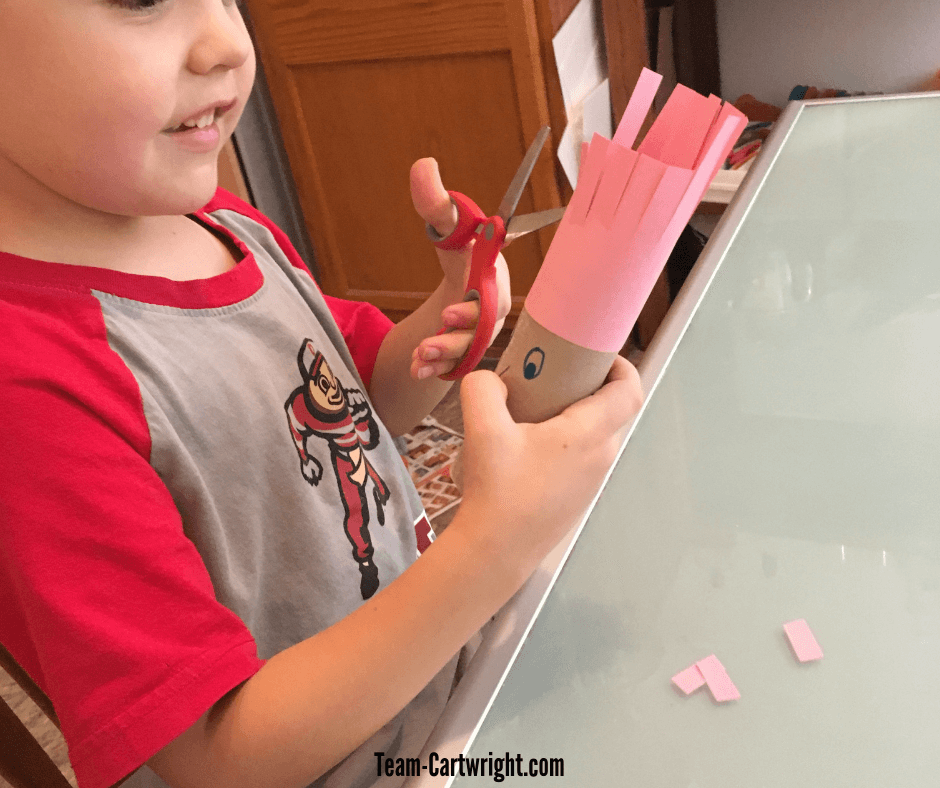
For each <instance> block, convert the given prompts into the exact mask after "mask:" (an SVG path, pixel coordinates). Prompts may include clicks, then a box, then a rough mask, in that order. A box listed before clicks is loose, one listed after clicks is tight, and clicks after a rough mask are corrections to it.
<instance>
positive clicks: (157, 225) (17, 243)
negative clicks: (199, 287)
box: [0, 157, 237, 280]
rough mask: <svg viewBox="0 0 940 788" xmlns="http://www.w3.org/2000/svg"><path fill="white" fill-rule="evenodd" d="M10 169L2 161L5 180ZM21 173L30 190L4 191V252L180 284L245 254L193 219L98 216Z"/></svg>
mask: <svg viewBox="0 0 940 788" xmlns="http://www.w3.org/2000/svg"><path fill="white" fill-rule="evenodd" d="M3 164H4V162H3V160H2V157H0V176H3V175H6V174H11V175H12V173H6V172H5V171H4V170H5V168H4V167H3ZM16 175H18V176H20V177H19V179H18V180H19V184H18V185H20V186H23V187H24V188H21V189H17V190H16V194H15V198H14V196H13V192H12V190H10V191H7V190H6V189H5V187H4V188H0V251H2V252H9V253H12V254H16V255H19V256H21V257H28V258H31V259H35V260H45V261H48V262H55V263H68V264H71V265H86V266H94V267H96V268H108V269H112V270H116V271H123V272H126V273H136V274H147V275H151V276H164V277H167V278H170V279H176V280H186V279H204V278H207V277H209V276H214V275H217V274H219V273H223V272H224V271H225V270H228V269H229V268H231V267H232V266H233V265H234V264H235V259H234V256H233V251H234V252H235V253H236V254H237V249H236V250H232V249H231V248H230V247H229V245H228V244H227V243H225V242H223V241H222V240H221V239H220V238H219V237H217V236H216V235H214V234H213V233H211V232H209V231H208V230H207V229H206V228H204V227H203V226H201V225H199V224H197V223H196V222H194V221H192V220H191V219H189V218H187V217H186V216H183V215H173V216H121V215H117V214H109V213H105V212H103V211H96V210H93V209H91V208H88V207H86V206H83V205H80V204H78V203H75V202H73V201H70V200H67V199H66V198H64V197H62V196H61V195H57V194H54V193H53V192H51V191H50V190H48V189H47V188H45V187H44V186H42V185H41V184H39V183H38V182H37V181H35V180H33V179H32V178H31V177H30V176H28V175H26V174H25V173H23V172H22V170H20V171H19V172H18V173H17V174H16ZM23 176H25V178H24V177H23ZM6 183H7V184H9V183H10V181H9V180H8V181H6Z"/></svg>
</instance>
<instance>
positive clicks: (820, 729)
mask: <svg viewBox="0 0 940 788" xmlns="http://www.w3.org/2000/svg"><path fill="white" fill-rule="evenodd" d="M938 130H940V94H929V95H927V94H925V95H919V96H899V97H879V98H877V99H870V98H869V99H863V100H837V101H821V102H805V103H799V104H797V103H795V104H791V105H790V106H789V107H788V109H787V113H786V115H785V117H784V118H782V119H781V121H780V122H779V123H778V128H777V129H776V130H775V132H774V136H773V138H772V141H773V144H772V145H771V144H769V143H768V145H767V146H766V148H765V150H764V152H763V154H762V157H761V162H760V167H758V165H757V164H756V163H755V168H754V169H755V171H754V172H752V173H749V175H748V180H747V182H746V184H745V185H746V186H747V187H748V188H747V189H746V190H745V191H747V194H743V193H742V194H741V195H739V197H738V199H736V201H735V204H734V205H733V206H732V208H733V209H734V210H733V211H730V210H729V215H728V216H726V217H725V220H723V222H722V225H721V226H720V227H719V231H718V232H717V233H716V235H715V236H714V237H713V239H712V242H711V243H710V244H709V246H708V248H707V249H706V251H705V253H704V254H703V256H702V258H701V259H700V261H699V264H698V267H697V269H696V271H695V272H694V273H693V279H694V281H691V280H690V282H689V283H687V288H690V287H691V288H692V291H693V293H694V291H695V289H696V288H697V290H698V293H699V294H700V297H699V296H694V300H693V301H691V302H690V300H689V299H690V298H693V297H692V296H689V295H688V294H686V298H685V301H684V302H683V304H684V306H683V309H682V313H681V314H678V315H676V314H674V315H672V316H671V318H670V320H671V322H670V327H669V331H670V332H671V334H672V337H673V339H672V340H671V344H670V346H669V347H668V348H663V347H659V348H658V349H657V353H658V354H659V355H660V356H662V357H663V358H664V359H665V360H663V361H662V363H661V364H660V369H659V370H657V371H656V374H655V379H654V380H651V381H650V385H653V390H652V391H651V393H650V394H649V396H648V400H647V405H646V407H645V409H644V411H643V412H642V413H641V415H640V416H639V418H638V419H637V422H636V424H635V427H634V430H633V433H632V435H631V437H630V439H629V440H628V442H627V445H626V447H625V449H624V451H623V453H622V455H621V458H620V460H619V462H618V464H617V466H616V468H615V469H614V471H613V473H612V475H611V477H610V478H609V480H608V483H607V485H606V487H605V488H604V491H603V492H602V494H601V496H600V497H599V499H598V500H597V502H596V504H595V507H594V509H593V511H592V513H591V515H590V517H589V518H588V520H587V522H586V524H585V527H584V528H583V531H582V532H581V534H580V536H579V538H578V540H577V542H576V543H575V544H574V547H573V549H572V550H571V552H570V554H569V555H568V558H567V561H566V562H565V564H564V566H563V568H562V569H561V571H560V573H559V574H558V576H557V579H556V580H555V583H554V586H553V587H552V589H551V591H550V593H549V594H548V596H547V598H546V599H545V600H544V604H543V606H542V609H541V611H540V612H539V613H538V617H537V618H536V619H535V621H534V624H533V625H532V628H531V630H530V631H529V633H528V635H527V637H526V639H525V641H524V643H523V644H522V648H521V651H520V652H519V653H518V656H517V657H516V659H515V662H514V663H513V664H512V667H511V668H510V669H509V671H508V673H507V674H506V675H505V678H504V681H503V684H502V687H501V689H500V690H499V692H498V694H497V695H496V696H495V699H494V700H493V702H492V705H491V706H490V708H489V711H488V713H487V714H486V717H485V719H484V720H483V722H482V724H481V725H480V727H479V730H478V731H477V733H476V736H475V738H474V739H473V741H472V743H471V745H470V746H469V748H467V749H466V751H465V752H466V755H467V756H468V757H484V758H485V757H488V755H489V754H492V755H493V756H501V755H503V754H504V753H507V752H508V753H510V755H511V756H512V757H515V756H516V754H521V755H522V756H523V759H524V760H525V762H528V759H529V758H533V757H534V758H563V759H564V779H548V778H546V779H547V781H548V783H549V784H552V785H554V784H562V783H567V784H572V785H583V786H608V785H629V786H642V788H660V787H662V788H665V787H666V786H669V787H670V788H673V787H681V788H693V787H694V788H738V787H740V788H745V787H746V788H756V787H757V786H761V787H762V788H774V787H776V786H788V787H789V786H794V785H799V786H826V788H832V787H833V786H852V788H859V786H878V788H883V787H884V786H887V785H904V786H927V785H936V784H937V780H938V779H940V778H938V777H937V775H938V774H940V747H938V746H937V741H938V739H940V681H937V680H936V676H937V671H938V670H940V235H938V234H940V145H938V143H940V131H938ZM678 306H679V305H678V304H677V307H678ZM674 311H675V310H674ZM667 333H668V332H667ZM800 618H804V619H806V621H807V622H808V624H809V626H810V627H811V629H812V631H813V633H814V634H815V636H816V638H817V640H818V642H819V644H820V646H821V648H822V650H823V652H824V654H825V656H824V657H823V659H822V660H820V661H816V662H807V663H800V662H798V661H797V660H796V659H795V658H794V656H793V654H792V652H791V650H790V646H789V644H788V641H787V640H786V637H785V635H784V631H783V628H782V627H783V624H784V623H785V622H787V621H791V620H793V619H800ZM710 654H715V655H717V656H718V658H719V659H720V660H721V662H722V663H723V665H724V666H725V668H726V669H727V671H728V674H729V676H730V677H731V679H732V680H733V682H734V683H735V685H736V686H737V688H738V690H739V691H740V693H741V697H740V699H739V700H737V701H732V702H729V703H716V702H715V701H714V700H713V699H712V697H711V696H710V694H709V693H708V691H707V689H706V688H702V689H701V690H698V691H696V692H694V693H693V694H691V695H689V696H685V695H683V694H682V693H681V692H679V691H678V690H677V689H676V688H675V687H674V686H673V685H672V683H671V677H672V676H673V675H674V674H676V673H678V672H679V671H680V670H682V669H684V668H686V667H688V666H690V665H691V664H693V663H694V662H696V661H697V660H699V659H702V658H704V657H706V656H708V655H710ZM479 782H480V778H479V777H475V778H471V777H466V778H460V777H458V778H457V779H456V780H455V781H454V785H456V786H463V785H469V784H474V785H476V784H479Z"/></svg>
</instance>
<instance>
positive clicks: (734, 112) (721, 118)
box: [695, 104, 747, 183]
mask: <svg viewBox="0 0 940 788" xmlns="http://www.w3.org/2000/svg"><path fill="white" fill-rule="evenodd" d="M739 115H740V116H741V117H743V115H741V111H740V110H739V109H738V108H737V107H735V106H734V105H733V104H724V105H723V106H722V107H721V111H720V112H719V113H718V116H717V117H716V118H715V122H714V123H712V127H711V128H710V129H709V130H708V136H707V137H706V138H705V144H704V145H702V150H701V151H700V152H699V155H698V158H697V159H696V160H695V169H698V168H699V165H701V163H702V159H704V158H705V155H706V154H707V153H708V151H710V150H711V146H712V144H713V143H714V142H715V137H717V136H718V132H719V131H721V128H722V126H723V125H724V122H725V121H726V120H727V119H728V118H729V117H737V116H739ZM739 120H740V118H739ZM744 125H747V118H744V124H743V125H742V126H741V130H742V131H743V130H744ZM740 136H741V134H740V132H739V133H738V137H740ZM734 142H737V137H735V139H734ZM734 142H732V143H731V147H734ZM725 158H727V156H726V157H725ZM722 164H724V159H722V160H721V161H719V162H718V167H716V168H715V172H717V171H718V169H719V168H720V167H721V165H722ZM714 178H715V173H714V172H713V173H712V175H711V178H709V180H708V182H709V183H711V182H712V181H713V180H714Z"/></svg>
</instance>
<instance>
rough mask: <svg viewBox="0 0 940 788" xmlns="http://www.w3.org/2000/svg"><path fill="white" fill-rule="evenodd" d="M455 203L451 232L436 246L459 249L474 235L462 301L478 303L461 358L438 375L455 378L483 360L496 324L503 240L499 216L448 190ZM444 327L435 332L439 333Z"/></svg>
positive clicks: (446, 378) (444, 377)
mask: <svg viewBox="0 0 940 788" xmlns="http://www.w3.org/2000/svg"><path fill="white" fill-rule="evenodd" d="M449 194H450V196H451V198H452V199H453V200H454V204H455V205H456V206H457V226H456V227H455V228H454V230H453V232H452V233H451V234H450V235H448V236H447V237H446V238H444V239H443V240H441V241H436V242H435V246H437V247H438V248H440V249H461V248H463V247H464V246H465V245H466V244H467V243H468V242H469V241H470V239H471V238H473V237H474V236H476V243H475V244H474V245H473V251H472V252H471V257H470V276H469V277H468V278H467V290H466V292H465V293H464V298H463V300H464V301H472V300H474V299H476V300H478V301H479V302H480V319H479V322H478V323H477V328H476V331H475V332H474V334H473V341H472V342H471V343H470V348H469V349H468V350H467V352H466V354H465V355H464V357H463V358H462V359H461V360H460V361H459V362H458V364H457V366H456V367H454V369H452V370H451V371H450V372H448V373H446V374H444V375H441V376H440V378H441V380H457V379H459V378H462V377H463V376H464V375H466V374H467V373H469V372H472V371H473V370H474V369H475V368H476V366H477V364H479V363H480V361H481V360H482V359H483V354H484V353H485V352H486V348H487V347H488V346H489V344H490V340H491V339H492V336H493V329H494V328H495V326H496V304H497V301H498V290H497V286H496V258H497V257H498V256H499V250H500V249H502V247H503V241H505V240H506V227H505V225H504V224H503V220H502V219H501V218H500V217H499V216H489V217H487V216H486V215H485V214H484V213H483V212H482V211H481V210H480V209H479V208H478V207H477V205H476V203H474V202H473V200H471V199H470V198H469V197H465V196H464V195H463V194H460V193H459V192H449ZM446 331H447V329H443V328H442V329H441V330H440V331H438V332H437V333H438V336H440V335H441V334H443V333H446Z"/></svg>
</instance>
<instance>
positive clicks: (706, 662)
mask: <svg viewBox="0 0 940 788" xmlns="http://www.w3.org/2000/svg"><path fill="white" fill-rule="evenodd" d="M695 664H696V666H697V667H698V669H699V670H700V671H702V675H703V676H704V677H705V683H706V684H708V689H710V690H711V693H712V697H714V698H715V700H716V701H718V702H719V703H724V702H725V701H729V700H737V699H738V698H740V697H741V693H740V692H738V688H737V687H735V686H734V682H733V681H731V677H730V676H729V675H728V673H727V671H726V670H725V666H724V665H722V664H721V663H720V662H719V661H718V657H716V656H715V655H714V654H712V655H711V656H710V657H705V659H700V660H699V661H698V662H696V663H695Z"/></svg>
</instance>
